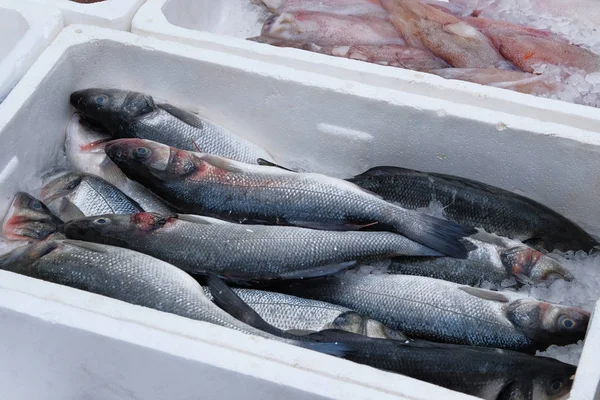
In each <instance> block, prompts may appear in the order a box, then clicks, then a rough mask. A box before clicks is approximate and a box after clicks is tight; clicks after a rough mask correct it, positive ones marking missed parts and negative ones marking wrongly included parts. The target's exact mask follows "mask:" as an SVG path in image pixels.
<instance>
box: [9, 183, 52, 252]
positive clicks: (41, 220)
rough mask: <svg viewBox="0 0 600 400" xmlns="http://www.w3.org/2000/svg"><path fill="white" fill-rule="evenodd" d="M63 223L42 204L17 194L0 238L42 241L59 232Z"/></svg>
mask: <svg viewBox="0 0 600 400" xmlns="http://www.w3.org/2000/svg"><path fill="white" fill-rule="evenodd" d="M62 225H63V221H62V220H61V219H60V218H58V217H57V216H55V215H54V214H52V212H51V211H50V210H49V209H48V207H46V205H45V204H44V203H42V202H41V201H39V200H38V199H36V198H34V197H33V196H31V195H29V194H27V193H24V192H19V193H17V194H16V195H15V197H14V199H13V201H12V203H11V205H10V208H9V210H8V212H7V213H6V216H5V218H4V222H3V223H2V236H4V237H5V238H7V239H9V240H16V241H21V240H22V241H30V240H44V239H46V238H47V237H49V236H50V235H53V234H56V233H57V232H59V231H60V230H61V227H62Z"/></svg>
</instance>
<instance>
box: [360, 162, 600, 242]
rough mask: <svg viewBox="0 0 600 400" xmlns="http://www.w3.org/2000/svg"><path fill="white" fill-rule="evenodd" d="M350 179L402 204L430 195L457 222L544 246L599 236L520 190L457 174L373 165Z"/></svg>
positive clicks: (416, 203)
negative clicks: (502, 187) (511, 189)
mask: <svg viewBox="0 0 600 400" xmlns="http://www.w3.org/2000/svg"><path fill="white" fill-rule="evenodd" d="M349 181H350V182H352V183H354V184H356V185H358V186H360V187H362V188H364V189H366V190H369V191H371V192H373V193H375V194H378V195H380V196H382V197H383V198H384V199H385V200H389V201H393V202H396V203H398V204H400V205H401V206H402V207H405V208H409V209H416V208H420V207H428V206H429V203H430V202H431V201H432V200H436V201H439V202H440V203H442V205H443V207H444V215H445V216H446V217H447V218H449V219H451V220H453V221H456V222H458V223H460V224H465V225H471V226H475V227H477V228H482V229H485V230H486V231H487V232H489V233H494V234H496V235H499V236H506V237H509V238H513V239H518V240H521V241H526V242H528V243H530V244H532V245H536V246H535V247H542V248H545V249H547V250H553V249H555V248H556V249H558V250H561V251H566V250H585V251H589V250H591V249H592V248H593V247H594V246H596V245H597V244H598V242H597V241H596V240H595V239H593V238H592V237H591V236H590V235H589V234H587V233H586V232H585V231H584V230H583V229H581V228H580V227H578V226H577V225H575V224H574V223H572V222H571V221H569V220H568V219H566V218H565V217H563V216H562V215H560V214H558V213H557V212H555V211H553V210H551V209H550V208H548V207H546V206H544V205H542V204H540V203H538V202H535V201H533V200H531V199H528V198H526V197H524V196H520V195H518V194H515V193H512V192H509V191H507V190H503V189H500V188H497V187H494V186H490V185H486V184H484V183H481V182H476V181H473V180H470V179H466V178H460V177H457V176H451V175H444V174H436V173H427V172H419V171H414V170H409V169H404V168H397V167H375V168H371V169H370V170H368V171H367V172H365V173H363V174H361V175H358V176H356V177H354V178H352V179H349Z"/></svg>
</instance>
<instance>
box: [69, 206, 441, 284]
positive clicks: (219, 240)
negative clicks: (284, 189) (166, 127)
mask: <svg viewBox="0 0 600 400" xmlns="http://www.w3.org/2000/svg"><path fill="white" fill-rule="evenodd" d="M63 230H64V232H65V234H66V235H67V237H69V238H71V239H78V240H86V241H91V242H96V243H103V244H110V245H114V246H120V247H125V248H128V249H131V250H136V251H139V252H142V253H145V254H148V255H150V256H153V257H156V258H158V259H160V260H163V261H166V262H168V263H170V264H173V265H175V266H176V267H179V268H181V269H183V270H184V271H187V272H189V273H192V274H205V273H207V272H211V273H213V274H217V275H219V276H221V277H224V278H229V279H232V280H246V279H248V280H264V279H296V278H308V277H314V276H322V275H328V274H331V273H335V272H339V271H340V270H344V269H347V268H349V267H351V266H353V265H355V264H356V263H357V261H360V260H366V259H370V260H372V259H381V258H387V257H389V256H390V255H402V254H404V255H428V256H440V255H441V254H440V253H438V252H436V251H434V250H431V249H430V248H428V247H425V246H423V245H421V244H418V243H415V242H413V241H411V240H409V239H407V238H405V237H404V236H402V235H397V234H395V233H391V232H360V231H358V232H357V231H350V232H332V231H323V230H313V229H306V228H298V227H294V226H268V225H267V226H265V225H241V224H236V223H231V222H226V221H222V220H218V219H214V218H208V217H200V216H196V215H178V216H175V215H161V214H156V213H136V214H129V215H110V214H109V215H102V216H95V217H90V218H81V219H77V220H72V221H70V222H69V223H67V224H66V225H65V226H64V228H63Z"/></svg>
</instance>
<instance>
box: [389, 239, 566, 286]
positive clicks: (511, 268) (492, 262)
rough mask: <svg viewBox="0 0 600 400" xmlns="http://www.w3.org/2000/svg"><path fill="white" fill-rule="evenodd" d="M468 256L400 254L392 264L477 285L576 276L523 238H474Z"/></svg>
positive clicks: (412, 272) (399, 270) (397, 268)
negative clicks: (517, 240) (515, 239)
mask: <svg viewBox="0 0 600 400" xmlns="http://www.w3.org/2000/svg"><path fill="white" fill-rule="evenodd" d="M465 240H467V241H469V242H470V243H472V244H473V247H474V249H473V250H471V251H469V255H468V257H467V259H466V260H457V259H455V258H451V257H435V258H434V257H400V258H396V259H394V260H393V261H392V263H391V264H390V265H389V267H388V270H389V272H391V273H399V274H404V275H419V276H427V277H430V278H436V279H443V280H445V281H450V282H456V283H461V284H463V285H471V286H477V285H480V284H481V283H483V282H484V281H485V282H490V283H492V284H494V285H496V286H501V285H502V284H503V283H504V281H506V280H507V279H510V278H515V279H516V280H517V281H518V282H521V283H533V284H539V283H544V284H550V283H552V282H554V281H555V280H557V279H563V280H565V281H569V282H570V281H572V280H573V279H574V277H573V274H571V273H570V272H569V271H568V270H567V269H566V268H564V267H563V266H562V265H560V263H559V262H558V261H556V260H555V259H553V258H550V257H548V256H547V255H544V254H543V253H541V252H539V251H537V250H534V249H532V248H531V247H528V246H525V245H523V244H521V243H520V242H516V241H513V240H510V239H503V241H504V243H487V242H484V241H481V240H476V239H473V238H468V239H465Z"/></svg>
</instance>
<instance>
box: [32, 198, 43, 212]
mask: <svg viewBox="0 0 600 400" xmlns="http://www.w3.org/2000/svg"><path fill="white" fill-rule="evenodd" d="M31 208H33V209H36V210H41V209H42V203H40V202H39V201H37V200H35V201H33V202H32V203H31Z"/></svg>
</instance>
